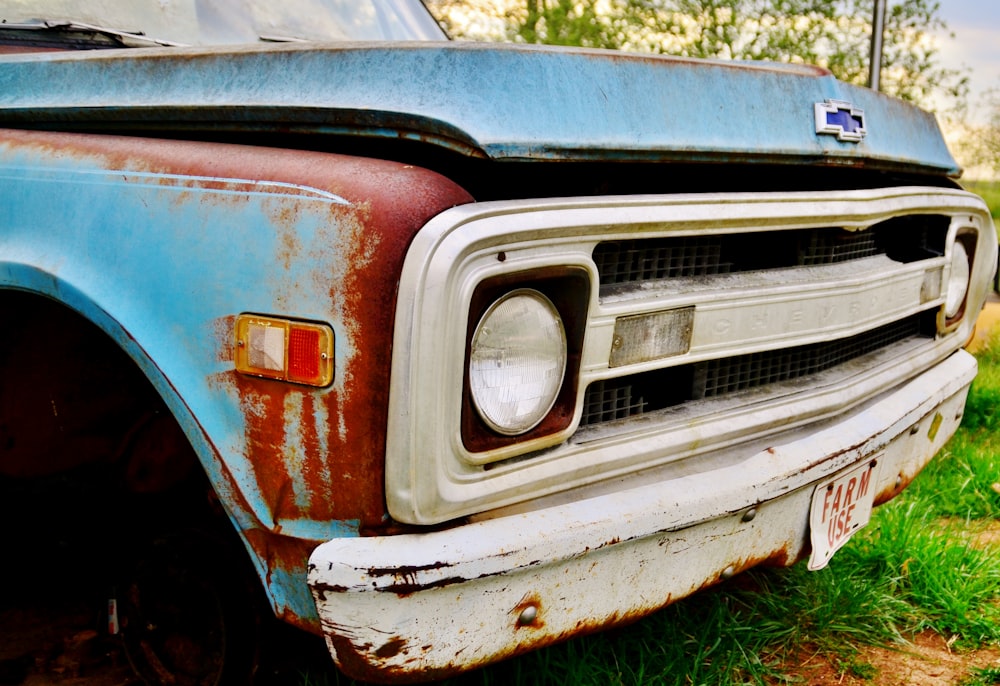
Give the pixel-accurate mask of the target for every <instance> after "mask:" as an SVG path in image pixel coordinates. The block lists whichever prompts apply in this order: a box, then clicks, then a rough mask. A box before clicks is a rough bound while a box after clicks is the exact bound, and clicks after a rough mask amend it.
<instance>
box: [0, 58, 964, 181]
mask: <svg viewBox="0 0 1000 686" xmlns="http://www.w3.org/2000/svg"><path fill="white" fill-rule="evenodd" d="M827 101H835V102H839V103H840V105H839V106H840V107H844V106H849V107H853V108H854V109H855V111H856V110H863V111H864V116H865V128H866V129H867V135H865V136H864V137H863V139H862V140H860V141H856V142H852V141H842V140H839V139H838V137H837V136H836V135H828V134H818V133H817V128H818V127H817V123H816V116H815V106H816V104H817V103H825V102H827ZM0 126H9V127H31V128H71V129H91V130H92V129H95V128H96V129H103V128H108V129H113V130H116V131H137V132H147V133H149V132H152V133H158V132H163V131H192V130H194V131H211V132H234V131H235V132H248V133H250V132H261V133H273V132H294V133H309V134H330V135H341V136H343V135H348V136H368V137H383V138H403V139H412V140H419V141H423V142H426V143H431V144H434V145H438V146H443V147H445V148H447V149H450V150H453V151H457V152H459V153H461V154H464V155H469V156H474V157H482V158H491V159H495V160H524V159H545V160H567V161H602V160H611V161H703V162H733V161H742V162H768V163H778V164H819V165H846V166H864V167H868V168H875V169H901V168H907V169H909V170H911V171H913V170H914V169H915V168H916V169H920V170H923V171H926V172H929V173H935V174H942V173H943V174H947V175H952V176H955V175H958V174H959V173H960V169H959V168H958V166H957V164H956V162H955V160H954V159H953V158H952V157H951V155H950V153H949V152H948V149H947V147H946V145H945V143H944V140H943V138H942V136H941V132H940V130H939V128H938V125H937V122H936V121H935V119H934V117H933V116H932V115H930V114H928V113H926V112H924V111H922V110H920V109H918V108H916V107H913V106H910V105H907V104H905V103H903V102H901V101H898V100H896V99H893V98H890V97H887V96H885V95H882V94H879V93H876V92H873V91H871V90H869V89H867V88H860V87H855V86H850V85H847V84H844V83H841V82H838V81H837V80H836V79H835V78H834V77H833V76H832V75H831V74H830V73H829V72H828V71H826V70H824V69H820V68H817V67H809V66H800V65H783V64H772V63H747V62H727V61H704V60H693V59H680V58H671V57H662V56H650V55H635V54H627V53H620V52H611V51H600V50H583V49H562V48H550V47H545V48H541V47H535V46H514V45H498V44H473V43H392V44H371V43H364V44H362V43H346V44H336V45H330V44H294V45H289V44H282V45H276V46H264V47H257V46H254V47H247V48H236V49H234V48H225V49H186V48H185V49H178V48H170V49H160V48H153V49H132V50H111V51H100V52H88V53H67V52H58V53H44V54H22V55H0Z"/></svg>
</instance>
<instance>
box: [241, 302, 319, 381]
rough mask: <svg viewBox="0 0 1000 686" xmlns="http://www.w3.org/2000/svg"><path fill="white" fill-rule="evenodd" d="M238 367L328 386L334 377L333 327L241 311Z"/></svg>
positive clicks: (254, 373)
mask: <svg viewBox="0 0 1000 686" xmlns="http://www.w3.org/2000/svg"><path fill="white" fill-rule="evenodd" d="M233 359H234V360H235V361H236V370H237V371H238V372H242V373H243V374H249V375H251V376H261V377H264V378H267V379H278V380H281V381H291V382H292V383H301V384H307V385H309V386H327V385H329V384H330V383H331V382H332V381H333V329H331V328H330V327H329V326H328V325H326V324H316V323H313V322H300V321H294V320H290V319H279V318H276V317H261V316H258V315H250V314H241V315H240V316H238V317H237V318H236V349H235V354H234V355H233Z"/></svg>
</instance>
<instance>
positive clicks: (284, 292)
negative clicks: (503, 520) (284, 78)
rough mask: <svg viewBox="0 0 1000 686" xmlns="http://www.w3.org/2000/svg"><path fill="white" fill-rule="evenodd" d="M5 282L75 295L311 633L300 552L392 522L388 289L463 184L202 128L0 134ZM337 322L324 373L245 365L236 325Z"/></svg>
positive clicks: (456, 200) (304, 555) (463, 197)
mask: <svg viewBox="0 0 1000 686" xmlns="http://www.w3.org/2000/svg"><path fill="white" fill-rule="evenodd" d="M0 197H3V198H4V200H5V201H4V204H3V205H2V206H0V244H2V247H3V250H2V255H0V288H14V289H18V290H22V291H29V292H34V293H37V294H40V295H44V296H47V297H49V298H51V299H53V300H56V301H59V302H61V303H63V304H64V305H66V306H68V307H70V308H72V309H74V310H76V311H77V312H79V313H80V314H81V315H82V316H84V317H85V318H87V319H88V320H90V321H91V322H93V323H94V324H95V325H96V326H97V327H98V328H100V329H102V330H103V331H104V332H105V333H106V334H107V335H108V336H109V337H111V338H112V339H114V340H115V341H117V342H118V344H119V345H120V347H121V348H122V349H123V350H125V351H126V352H127V353H128V355H130V356H131V358H132V359H133V361H134V362H135V363H136V365H137V366H139V367H140V368H141V369H142V371H143V373H144V374H145V375H146V377H147V378H149V380H150V381H151V383H152V384H153V385H154V387H155V388H156V389H157V390H158V391H159V393H160V395H161V396H162V397H163V399H164V401H165V403H166V404H167V406H168V407H169V408H170V409H171V411H172V413H173V414H174V416H175V417H176V418H177V421H178V423H179V424H180V425H181V427H182V428H183V430H184V432H185V434H186V435H187V437H188V440H189V441H190V442H191V443H192V445H193V446H194V448H195V451H196V453H197V455H198V457H199V459H200V461H201V464H202V467H203V468H204V470H205V472H206V473H207V474H208V477H209V480H210V481H211V483H212V485H213V487H214V489H215V491H216V493H217V494H218V496H219V498H220V500H221V501H222V504H223V505H224V507H225V509H226V511H227V513H228V514H229V516H230V517H231V518H232V519H233V520H234V522H235V524H236V527H237V529H238V531H239V533H240V535H241V536H242V537H243V539H244V541H245V542H246V544H247V547H248V549H249V550H250V551H251V552H252V554H253V557H254V562H255V564H256V567H257V571H258V573H259V575H260V577H261V579H262V581H263V582H264V585H265V587H266V589H267V591H268V593H269V595H270V597H271V602H272V605H273V607H274V609H275V612H276V613H277V614H278V615H279V616H282V617H284V618H285V619H287V620H288V621H291V622H294V623H297V624H299V625H302V626H307V627H309V628H312V629H314V630H318V621H317V619H316V617H315V608H314V606H313V603H312V600H311V598H310V596H309V593H308V591H307V589H306V588H305V585H304V577H305V571H306V562H307V559H308V554H309V552H310V551H311V549H312V548H313V547H314V546H315V545H316V544H318V543H320V542H322V541H325V540H328V539H329V538H331V537H333V536H357V535H358V533H359V531H361V530H369V529H376V530H381V529H379V527H381V526H383V525H384V523H385V521H386V512H385V496H384V485H383V484H384V478H383V472H384V455H385V431H384V425H385V416H386V411H387V410H386V408H387V404H388V392H389V391H388V389H389V366H390V365H389V356H390V351H391V347H392V340H391V332H392V322H393V318H394V315H395V302H396V287H397V282H398V279H399V271H400V269H401V268H402V261H403V257H404V255H405V252H406V249H407V247H408V246H409V244H410V241H411V240H412V238H413V236H414V235H415V234H416V233H417V232H418V231H419V230H420V228H421V227H422V226H423V225H424V224H425V223H426V222H427V220H428V219H429V218H430V217H433V216H434V215H436V214H438V213H440V212H441V211H442V210H444V209H446V208H449V207H453V206H454V205H457V204H462V203H466V202H471V200H472V198H471V197H470V196H469V195H468V194H467V193H466V192H465V191H464V190H462V189H461V188H459V187H458V186H457V185H455V184H454V183H453V182H451V181H449V180H448V179H446V178H444V177H442V176H440V175H439V174H436V173H433V172H430V171H428V170H425V169H420V168H417V167H413V166H410V165H404V164H398V163H394V162H385V161H381V160H373V159H366V158H359V157H348V156H343V155H335V154H325V153H316V152H307V151H295V150H278V149H270V148H260V147H249V146H239V145H229V144H219V143H208V142H187V141H164V140H153V139H143V138H128V137H118V136H103V135H86V134H62V133H47V132H28V131H3V130H0ZM248 312H249V313H258V314H266V315H274V316H281V317H287V318H290V319H302V320H308V321H316V322H321V323H325V324H328V325H329V326H330V327H331V329H332V330H333V332H334V335H335V338H336V345H335V352H334V356H333V357H334V367H335V374H334V380H333V382H332V383H331V384H330V385H329V386H327V387H325V388H310V387H306V386H298V385H294V384H289V383H283V382H281V381H275V380H271V379H261V378H255V377H250V376H245V375H243V374H240V373H238V372H236V370H235V369H234V363H233V347H234V333H233V322H234V320H235V318H236V316H237V315H239V314H241V313H248Z"/></svg>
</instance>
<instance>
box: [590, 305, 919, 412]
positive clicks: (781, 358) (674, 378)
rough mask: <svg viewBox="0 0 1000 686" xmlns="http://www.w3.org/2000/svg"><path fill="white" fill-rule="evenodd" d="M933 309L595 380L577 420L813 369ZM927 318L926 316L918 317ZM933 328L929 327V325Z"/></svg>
mask: <svg viewBox="0 0 1000 686" xmlns="http://www.w3.org/2000/svg"><path fill="white" fill-rule="evenodd" d="M931 316H933V313H927V314H924V315H915V316H913V317H907V318H906V319H902V320H900V321H897V322H892V323H890V324H887V325H885V326H881V327H879V328H877V329H872V330H871V331H866V332H864V333H862V334H859V335H857V336H852V337H850V338H845V339H840V340H836V341H825V342H823V343H815V344H812V345H803V346H798V347H795V348H786V349H784V350H770V351H765V352H759V353H751V354H747V355H738V356H735V357H729V358H723V359H718V360H709V361H707V362H699V363H695V364H690V365H681V366H679V367H673V368H667V369H661V370H656V371H652V372H645V373H642V374H633V375H631V376H628V377H622V378H619V379H609V380H604V381H598V382H595V383H592V384H590V386H588V387H587V393H586V395H585V398H584V413H583V417H582V418H581V420H580V425H581V426H593V425H595V424H601V423H604V422H610V421H615V420H618V419H627V418H629V417H635V416H639V415H641V414H644V413H646V412H652V411H655V410H660V409H663V408H665V407H671V406H673V405H678V404H680V403H683V402H686V401H690V400H700V399H704V398H714V397H719V396H723V395H726V394H728V393H735V392H737V391H743V390H749V389H754V388H761V387H763V386H766V385H768V384H772V383H776V382H780V381H792V380H795V379H801V378H803V377H806V376H809V375H812V374H818V373H820V372H823V371H827V370H829V369H832V368H834V367H836V366H837V365H840V364H843V363H845V362H849V361H850V360H853V359H856V358H859V357H861V356H863V355H866V354H868V353H872V352H876V351H878V350H882V349H885V348H887V347H889V346H891V345H894V344H896V343H899V342H900V341H903V340H906V339H908V338H911V337H914V336H919V335H920V334H921V331H924V330H928V329H927V327H928V326H929V325H931V324H932V322H931V321H930V319H929V317H931ZM925 318H926V319H927V321H926V322H924V321H923V319H925ZM930 330H933V329H930Z"/></svg>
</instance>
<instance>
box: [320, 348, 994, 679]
mask: <svg viewBox="0 0 1000 686" xmlns="http://www.w3.org/2000/svg"><path fill="white" fill-rule="evenodd" d="M975 370H976V362H975V360H974V359H973V358H972V357H971V356H970V355H968V354H967V353H965V352H964V351H960V352H958V353H956V354H955V355H953V356H952V357H950V358H948V359H947V360H946V361H945V362H943V363H941V364H940V365H938V366H936V367H935V368H933V369H931V370H930V371H928V372H926V373H924V374H922V375H920V376H919V377H917V378H916V379H914V380H912V381H911V382H909V383H908V384H906V385H904V386H903V387H901V388H898V389H896V390H895V391H893V392H890V393H886V394H884V395H882V396H881V397H879V398H877V399H876V400H874V401H873V402H871V403H870V404H868V405H867V406H866V407H864V408H863V409H860V410H858V411H856V412H853V413H850V414H847V415H844V416H842V417H840V418H838V419H837V420H836V421H833V422H829V423H826V424H825V425H824V426H823V428H822V429H821V430H818V431H817V430H815V427H813V428H810V429H806V430H801V429H800V430H797V431H793V432H788V433H786V434H784V435H779V436H775V437H774V442H773V443H771V444H770V445H769V447H767V448H765V449H763V450H760V451H759V452H756V453H755V454H749V455H745V456H744V457H742V458H741V459H738V460H733V461H730V462H727V463H725V464H723V465H720V464H719V463H718V462H715V463H713V465H705V463H703V466H702V467H701V468H696V467H695V466H692V469H691V471H690V473H689V474H687V475H685V476H681V477H678V478H676V479H673V480H669V481H665V482H657V483H650V484H646V485H644V486H641V487H638V488H634V489H629V490H623V491H619V492H614V493H610V494H606V495H603V496H599V497H596V498H592V499H587V500H579V501H576V502H572V503H568V504H563V505H558V506H554V507H551V508H548V509H544V510H536V511H532V512H527V513H521V514H511V515H509V516H501V517H497V518H494V519H488V520H483V521H478V522H474V523H471V524H467V525H464V526H459V527H456V528H454V529H451V530H445V531H438V532H433V533H426V534H405V535H402V536H395V537H372V538H359V539H340V540H335V541H330V542H329V543H326V544H323V545H322V546H320V547H319V548H317V549H316V551H315V552H314V553H313V555H312V557H311V559H310V572H309V583H310V586H311V588H312V592H313V595H314V596H315V598H316V603H317V606H318V608H319V611H320V616H321V619H322V622H323V629H324V632H325V634H326V637H327V642H328V644H329V646H330V649H331V651H332V652H333V653H334V654H335V657H336V659H337V661H338V663H339V664H340V666H341V667H342V668H343V669H344V670H345V671H347V672H348V673H350V674H351V675H352V676H354V677H357V678H361V679H367V680H378V681H390V680H397V681H406V680H409V681H420V680H429V679H435V678H441V677H444V676H448V675H450V674H453V673H456V672H460V671H462V670H466V669H469V668H473V667H476V666H480V665H482V664H485V663H488V662H492V661H495V660H500V659H503V658H506V657H510V656H512V655H516V654H518V653H521V652H525V651H527V650H531V649H533V648H536V647H539V646H542V645H547V644H550V643H554V642H557V641H561V640H564V639H566V638H569V637H571V636H575V635H578V634H581V633H586V632H589V631H593V630H596V629H599V628H603V627H608V626H613V625H616V624H621V623H624V622H628V621H631V620H633V619H635V618H637V617H640V616H643V615H645V614H648V613H650V612H652V611H654V610H656V609H657V608H660V607H662V606H664V605H667V604H668V603H670V602H672V601H674V600H677V599H679V598H681V597H684V596H686V595H689V594H691V593H693V592H695V591H697V590H698V589H700V588H702V587H704V586H707V585H711V584H713V583H716V582H717V581H719V580H721V579H723V578H728V577H730V576H731V575H733V574H736V573H738V572H740V571H742V570H744V569H747V568H749V567H752V566H754V565H757V564H761V563H764V562H766V563H769V564H791V563H792V562H794V561H795V560H797V559H799V558H800V557H801V556H802V555H803V554H804V553H805V552H806V550H807V546H808V542H807V540H808V539H807V537H808V518H809V508H810V501H811V499H812V493H813V487H814V486H815V484H816V483H817V482H820V481H822V480H823V479H825V478H827V477H829V476H832V475H835V474H838V473H840V472H842V471H844V470H845V469H848V468H850V467H852V466H853V465H857V464H863V463H864V462H867V461H871V460H873V459H874V460H877V461H878V463H879V465H880V469H879V475H880V476H879V483H878V484H875V485H874V488H875V492H876V493H877V496H876V502H882V501H885V500H887V499H889V498H891V497H893V496H894V495H896V494H897V493H899V492H900V490H901V488H902V485H903V484H905V483H908V482H909V481H910V480H911V479H912V478H913V476H914V475H915V474H916V473H917V472H919V471H920V469H921V468H922V467H923V466H924V464H925V463H926V462H927V461H928V460H930V459H931V457H932V456H933V455H934V454H935V453H936V452H937V451H938V450H939V449H940V448H941V446H942V445H943V443H944V441H945V440H946V439H947V437H948V436H950V435H951V433H952V432H953V431H954V430H955V428H956V427H957V426H958V423H959V421H960V420H961V416H962V408H963V406H964V402H965V397H966V393H967V391H968V387H969V384H970V383H971V380H972V378H973V376H974V375H975Z"/></svg>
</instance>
